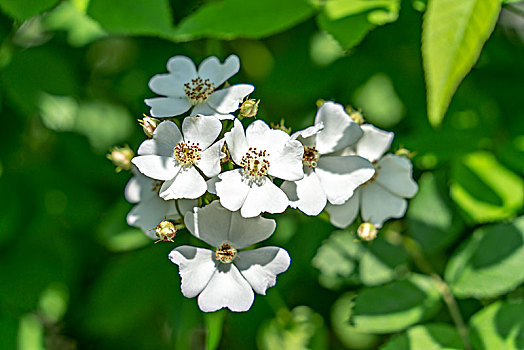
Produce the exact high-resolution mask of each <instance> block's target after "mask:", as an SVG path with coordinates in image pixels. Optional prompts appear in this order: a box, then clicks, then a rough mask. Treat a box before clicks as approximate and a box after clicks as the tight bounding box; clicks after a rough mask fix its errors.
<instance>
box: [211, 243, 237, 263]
mask: <svg viewBox="0 0 524 350" xmlns="http://www.w3.org/2000/svg"><path fill="white" fill-rule="evenodd" d="M236 256H237V250H236V249H235V248H234V247H233V246H232V245H231V243H230V242H227V241H226V242H224V243H222V244H221V245H220V247H218V249H217V250H216V252H215V258H216V259H217V260H218V261H220V262H222V263H225V264H229V263H231V262H232V261H233V260H234V259H235V258H236Z"/></svg>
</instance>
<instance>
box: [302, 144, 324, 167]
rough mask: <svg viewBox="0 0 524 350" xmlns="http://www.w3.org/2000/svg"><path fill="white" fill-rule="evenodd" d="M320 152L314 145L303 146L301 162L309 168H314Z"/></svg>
mask: <svg viewBox="0 0 524 350" xmlns="http://www.w3.org/2000/svg"><path fill="white" fill-rule="evenodd" d="M319 157H320V153H319V152H318V151H317V150H316V148H315V147H306V146H305V147H304V156H303V157H302V164H304V165H307V166H308V167H310V168H316V167H317V162H318V158H319Z"/></svg>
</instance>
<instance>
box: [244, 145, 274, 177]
mask: <svg viewBox="0 0 524 350" xmlns="http://www.w3.org/2000/svg"><path fill="white" fill-rule="evenodd" d="M268 157H269V154H268V153H267V151H266V150H260V151H258V150H257V149H256V148H254V147H250V148H249V150H248V151H247V152H246V154H245V155H244V156H243V157H242V160H241V161H240V164H239V165H240V166H241V167H242V169H243V170H244V175H246V176H248V177H249V178H251V179H252V180H255V181H257V180H260V179H261V178H262V177H263V176H266V175H267V172H268V170H269V160H268V159H267V158H268Z"/></svg>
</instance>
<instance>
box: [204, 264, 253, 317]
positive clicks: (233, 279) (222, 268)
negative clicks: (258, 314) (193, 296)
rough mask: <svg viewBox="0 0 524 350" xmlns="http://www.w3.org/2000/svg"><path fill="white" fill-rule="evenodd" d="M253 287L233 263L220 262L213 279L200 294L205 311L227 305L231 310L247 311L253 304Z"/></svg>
mask: <svg viewBox="0 0 524 350" xmlns="http://www.w3.org/2000/svg"><path fill="white" fill-rule="evenodd" d="M254 298H255V294H254V293H253V289H251V286H250V285H249V283H248V282H247V281H246V279H245V278H244V277H243V276H242V275H241V274H240V272H239V271H238V269H237V268H236V266H235V265H233V264H221V263H219V264H218V266H217V269H216V270H215V273H214V274H213V276H212V277H211V280H210V281H209V283H208V284H207V286H206V287H205V288H204V290H203V291H202V293H200V295H199V296H198V306H199V307H200V310H202V311H204V312H213V311H217V310H220V309H222V308H224V307H227V308H228V309H229V310H231V311H236V312H239V311H247V310H249V308H250V307H251V305H252V304H253V300H254Z"/></svg>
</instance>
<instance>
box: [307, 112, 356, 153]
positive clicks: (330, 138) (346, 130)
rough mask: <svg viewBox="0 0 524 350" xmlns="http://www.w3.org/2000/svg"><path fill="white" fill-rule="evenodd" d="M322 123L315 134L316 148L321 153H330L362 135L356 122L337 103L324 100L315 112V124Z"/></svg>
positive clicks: (350, 143)
mask: <svg viewBox="0 0 524 350" xmlns="http://www.w3.org/2000/svg"><path fill="white" fill-rule="evenodd" d="M319 123H322V124H323V126H324V128H323V129H322V131H320V132H319V133H318V134H317V140H316V149H317V151H319V152H320V153H321V154H327V153H332V152H335V151H338V150H341V149H342V148H344V147H347V146H349V145H352V144H354V143H355V142H357V141H358V139H359V138H360V137H361V136H362V130H360V127H359V126H358V124H357V123H355V122H354V121H353V120H352V119H351V117H350V116H349V115H348V114H347V113H346V111H344V107H342V105H340V104H338V103H334V102H326V103H324V104H323V105H322V106H321V107H320V108H319V109H318V112H317V115H316V117H315V125H316V124H319Z"/></svg>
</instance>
